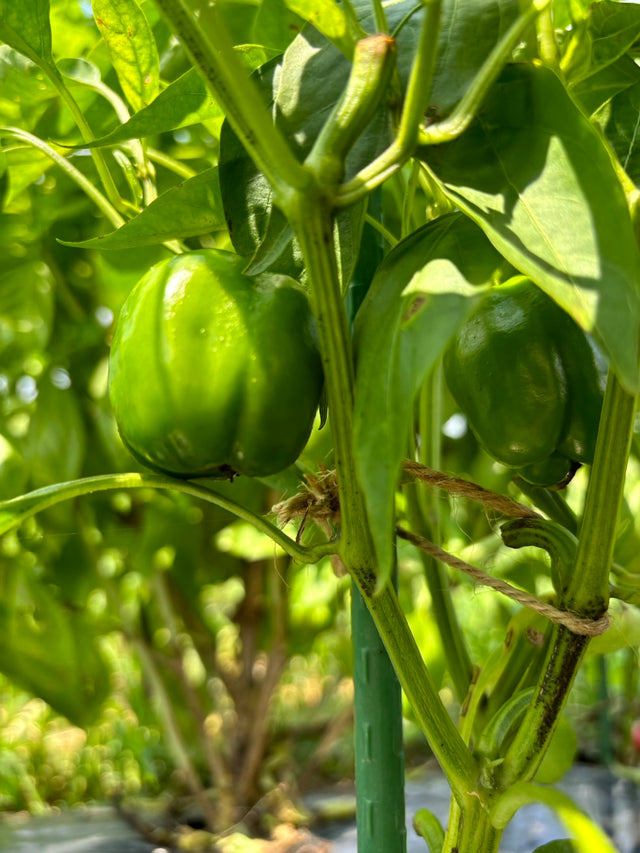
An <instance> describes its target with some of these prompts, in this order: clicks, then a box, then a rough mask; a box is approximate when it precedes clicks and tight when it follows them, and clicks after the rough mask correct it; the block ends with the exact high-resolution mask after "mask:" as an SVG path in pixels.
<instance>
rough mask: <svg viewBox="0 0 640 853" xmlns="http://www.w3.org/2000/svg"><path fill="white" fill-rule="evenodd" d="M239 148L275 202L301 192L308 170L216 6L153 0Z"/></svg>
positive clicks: (192, 0) (183, 0) (186, 0)
mask: <svg viewBox="0 0 640 853" xmlns="http://www.w3.org/2000/svg"><path fill="white" fill-rule="evenodd" d="M156 5H157V6H158V7H159V9H160V10H161V12H162V13H163V15H164V16H165V18H166V19H167V21H168V22H169V24H170V26H171V28H172V30H173V32H174V33H175V34H176V35H177V36H178V38H179V39H180V40H181V42H182V44H183V45H184V48H185V50H186V51H187V53H188V54H189V56H190V57H191V59H192V61H193V63H194V65H195V66H196V67H197V68H198V69H199V71H200V72H201V74H202V75H203V77H204V79H205V80H206V82H207V84H208V86H209V88H210V89H211V91H212V92H213V95H214V97H215V99H216V100H217V102H218V104H219V105H220V107H221V108H222V110H223V111H224V113H225V115H226V117H227V119H228V121H229V123H230V124H231V126H232V127H233V129H234V131H235V132H236V134H237V135H238V138H239V139H240V141H241V142H242V144H243V146H244V148H245V149H246V151H247V152H248V154H249V155H250V156H251V158H252V159H253V160H254V162H255V163H256V164H257V165H258V166H259V167H260V169H261V170H262V172H264V174H265V176H266V177H267V179H268V180H269V182H270V184H271V186H272V188H273V191H274V194H275V196H276V199H279V197H280V196H281V195H284V196H286V195H287V194H288V192H289V190H290V189H291V190H293V189H303V188H304V187H305V186H306V185H307V184H308V182H309V175H308V172H307V170H305V169H304V168H303V166H302V165H301V164H300V163H299V162H298V161H297V160H296V158H295V156H294V154H293V152H292V151H291V149H290V147H289V145H288V144H287V141H286V140H285V139H284V137H283V136H282V134H281V133H280V132H279V130H278V128H277V127H276V126H275V125H274V123H273V120H272V118H271V115H270V114H269V111H268V110H267V108H266V106H265V104H264V103H263V101H262V99H261V98H260V95H259V93H258V90H257V89H256V87H255V86H254V85H253V82H252V81H251V80H250V79H249V77H248V76H247V72H246V70H245V68H244V66H243V64H242V61H241V60H240V58H239V57H238V56H237V55H236V53H235V51H234V49H233V44H232V42H231V40H230V38H229V35H228V34H227V32H226V29H225V27H224V24H223V21H222V19H221V17H220V15H219V14H218V10H217V8H216V4H215V3H199V2H198V0H156Z"/></svg>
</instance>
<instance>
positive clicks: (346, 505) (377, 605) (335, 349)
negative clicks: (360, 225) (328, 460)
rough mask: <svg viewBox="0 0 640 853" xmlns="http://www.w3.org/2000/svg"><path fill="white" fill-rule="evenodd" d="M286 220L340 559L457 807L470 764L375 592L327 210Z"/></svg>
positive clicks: (294, 206) (385, 594) (304, 207)
mask: <svg viewBox="0 0 640 853" xmlns="http://www.w3.org/2000/svg"><path fill="white" fill-rule="evenodd" d="M287 214H288V216H289V220H290V222H291V225H292V227H293V229H294V231H295V233H296V236H297V238H298V241H299V243H300V247H301V249H302V252H303V256H304V259H305V266H306V269H307V273H308V277H309V281H310V284H311V301H312V306H313V309H314V313H315V317H316V322H317V325H318V333H319V338H320V349H321V352H322V358H323V365H324V370H325V378H326V383H327V394H328V398H329V410H330V412H331V425H332V430H333V439H334V450H335V462H336V471H337V475H338V484H339V491H340V506H341V540H340V556H341V558H342V560H343V562H344V564H345V566H346V567H347V569H348V570H349V572H350V574H351V576H352V578H353V580H354V581H355V583H356V584H357V586H358V588H359V590H360V592H361V594H362V596H363V599H364V601H365V603H366V605H367V607H368V608H369V612H370V613H371V615H372V617H373V619H374V622H375V624H376V627H377V629H378V632H379V634H380V636H381V638H382V640H383V642H384V644H385V646H386V649H387V652H388V654H389V657H390V658H391V661H392V663H393V665H394V668H395V670H396V673H397V675H398V678H399V680H400V683H401V684H402V687H403V689H404V691H405V693H406V695H407V698H408V699H409V702H410V703H411V706H412V708H413V709H414V713H415V714H416V716H417V718H418V720H419V722H420V725H421V726H422V728H423V730H424V732H425V734H426V735H427V738H428V740H429V743H430V745H431V748H432V750H433V752H434V754H435V756H436V758H437V759H438V761H439V763H440V765H441V767H442V768H443V770H444V772H445V774H446V775H447V778H448V779H449V782H450V784H451V787H452V790H453V792H454V795H455V796H456V798H457V799H460V800H462V799H464V797H465V796H466V795H467V793H468V792H469V791H470V790H473V786H474V785H475V779H476V777H477V767H476V763H475V761H474V759H473V758H472V756H471V753H470V751H469V749H468V747H467V746H466V744H465V743H464V742H463V740H462V738H461V737H460V734H459V733H458V730H457V729H456V727H455V725H454V724H453V722H452V720H451V718H450V717H449V714H448V713H447V710H446V708H445V707H444V705H443V704H442V701H441V699H440V697H439V695H438V691H437V689H436V687H435V685H434V683H433V681H432V679H431V677H430V675H429V672H428V671H427V669H426V667H425V664H424V661H423V659H422V656H421V654H420V651H419V649H418V647H417V645H416V642H415V638H414V637H413V634H412V633H411V630H410V628H409V626H408V624H407V620H406V617H405V615H404V613H403V611H402V609H401V607H400V605H399V603H398V599H397V596H396V594H395V591H394V590H393V588H392V587H391V586H386V587H385V588H384V589H383V590H382V591H381V592H376V587H377V575H376V559H375V551H374V548H373V542H372V537H371V531H370V529H369V526H368V520H367V513H366V507H365V502H364V495H363V494H362V491H361V487H360V484H359V481H358V477H357V471H356V465H355V455H354V452H353V444H352V439H353V400H354V369H353V359H352V353H351V345H350V338H349V333H348V324H347V317H346V312H345V310H344V306H343V300H342V295H341V293H340V286H339V281H338V273H337V265H336V259H335V253H334V249H333V228H332V224H333V223H332V218H331V215H330V212H329V206H328V203H327V201H326V199H325V198H324V197H323V195H322V192H321V191H320V190H319V189H318V191H317V194H316V196H315V197H310V196H309V194H304V195H303V194H302V193H300V194H295V195H294V196H293V197H292V199H291V201H290V204H289V206H288V209H287ZM389 535H390V536H391V535H392V532H391V531H389Z"/></svg>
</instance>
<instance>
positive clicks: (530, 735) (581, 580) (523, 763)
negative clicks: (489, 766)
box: [495, 372, 635, 790]
mask: <svg viewBox="0 0 640 853" xmlns="http://www.w3.org/2000/svg"><path fill="white" fill-rule="evenodd" d="M634 414H635V398H634V397H633V396H631V395H630V394H628V393H627V392H626V391H625V390H624V389H623V388H622V386H621V385H620V383H619V382H618V380H617V378H616V377H615V375H614V374H613V373H612V372H610V374H609V380H608V382H607V390H606V393H605V398H604V405H603V410H602V416H601V420H600V429H599V431H598V441H597V445H596V453H595V459H594V462H593V469H592V472H591V477H590V479H589V486H588V489H587V496H586V500H585V508H584V514H583V518H582V525H581V530H580V536H579V540H578V549H577V554H576V561H575V565H574V568H573V574H572V578H571V582H570V584H569V586H568V589H567V592H566V594H565V595H564V597H563V599H562V600H561V602H560V604H561V606H563V607H564V608H565V609H566V610H571V611H572V612H574V613H576V614H577V615H579V616H586V617H589V618H592V619H597V618H599V617H600V616H602V614H603V613H604V612H605V611H606V609H607V606H608V601H609V571H610V568H611V563H612V558H613V548H614V545H615V539H616V527H617V522H618V513H619V509H620V504H621V501H622V495H623V487H624V480H625V474H626V468H627V460H628V456H629V449H630V446H631V436H632V433H633V422H634ZM587 645H588V638H587V637H584V636H577V635H575V634H572V633H571V632H570V631H569V630H568V629H567V628H564V627H562V626H560V627H556V628H554V631H553V634H552V636H551V641H550V643H549V647H548V652H547V657H546V660H545V664H544V666H543V668H542V672H541V676H540V678H539V680H538V684H537V686H536V695H535V698H534V701H533V702H532V704H531V706H530V708H529V710H528V711H527V713H526V715H525V717H524V720H523V722H522V725H521V727H520V729H519V731H518V733H517V735H516V737H515V738H514V740H513V741H512V743H511V745H510V746H509V749H508V750H507V752H506V755H505V757H504V762H503V763H502V765H501V766H500V767H499V768H497V770H496V773H495V780H496V785H497V786H498V787H499V788H500V789H501V790H506V789H507V788H509V787H510V786H511V785H513V784H515V783H516V782H519V781H528V780H530V779H532V778H533V776H534V775H535V772H536V770H537V768H538V767H539V765H540V762H541V761H542V758H543V757H544V754H545V752H546V749H547V747H548V745H549V741H550V740H551V737H552V735H553V732H554V730H555V726H556V724H557V721H558V718H559V715H560V713H561V711H562V708H563V707H564V704H565V702H566V700H567V697H568V695H569V690H570V689H571V685H572V683H573V679H574V677H575V674H576V672H577V671H578V668H579V666H580V663H581V661H582V658H583V656H584V652H585V650H586V648H587Z"/></svg>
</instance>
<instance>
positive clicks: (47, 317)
mask: <svg viewBox="0 0 640 853" xmlns="http://www.w3.org/2000/svg"><path fill="white" fill-rule="evenodd" d="M53 295H54V294H53V276H52V275H51V270H50V269H49V267H48V266H47V265H46V264H44V263H43V262H42V261H27V262H26V263H23V264H20V265H19V266H16V267H13V268H12V269H9V270H7V272H5V273H4V274H3V275H0V363H2V364H3V365H5V366H6V365H7V364H9V363H11V361H13V360H15V359H19V358H23V357H24V356H25V354H27V353H30V352H33V351H34V350H40V349H42V348H43V347H44V346H45V345H46V343H47V341H48V340H49V335H50V333H51V326H52V323H53Z"/></svg>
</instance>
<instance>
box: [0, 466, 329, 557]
mask: <svg viewBox="0 0 640 853" xmlns="http://www.w3.org/2000/svg"><path fill="white" fill-rule="evenodd" d="M113 489H169V490H172V491H176V492H183V493H184V494H187V495H190V496H191V497H194V498H199V499H200V500H203V501H207V502H208V503H212V504H215V505H216V506H219V507H221V508H222V509H226V510H227V511H228V512H231V513H233V515H235V516H237V517H238V518H241V519H243V520H244V521H248V522H250V523H251V524H253V526H254V527H256V528H257V529H258V530H260V531H261V532H262V533H264V534H266V535H267V536H268V537H269V538H270V539H272V540H273V541H274V542H275V543H276V545H279V546H280V547H281V548H282V550H283V551H284V552H285V553H287V554H289V556H291V557H293V558H294V559H295V560H299V561H300V562H301V563H317V562H318V560H320V559H321V558H322V557H324V556H327V555H330V554H335V553H336V552H337V550H338V545H337V543H336V542H325V543H320V544H318V545H314V546H313V547H306V546H305V545H300V544H299V543H298V542H296V541H295V540H294V539H292V538H291V537H290V536H287V534H286V533H284V532H283V531H282V530H280V529H279V528H278V527H276V526H275V525H274V524H271V522H269V521H267V520H266V519H265V518H263V517H262V516H260V515H257V514H256V513H254V512H252V511H251V510H249V509H247V508H246V507H244V506H242V505H241V504H239V503H236V501H234V500H232V499H231V498H227V497H225V496H224V495H221V494H219V493H218V492H215V491H213V490H212V489H210V488H209V487H208V486H204V485H200V484H199V483H195V482H193V480H179V479H177V478H173V477H162V476H161V475H158V474H136V473H131V474H101V475H97V476H95V477H84V478H83V479H80V480H70V481H69V482H66V483H58V484H56V485H55V486H46V487H45V488H42V489H36V490H35V491H33V492H28V493H27V494H26V495H21V496H20V497H17V498H12V499H11V500H8V501H2V502H0V535H2V534H3V533H6V532H7V531H8V530H11V529H12V528H14V527H17V526H18V525H19V524H21V523H22V522H23V521H24V520H25V519H26V518H29V517H30V516H32V515H35V514H36V513H38V512H42V510H44V509H48V508H49V507H51V506H55V505H56V504H58V503H60V502H61V501H64V500H71V499H72V498H77V497H79V496H80V495H90V494H93V493H94V492H104V491H110V490H113Z"/></svg>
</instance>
